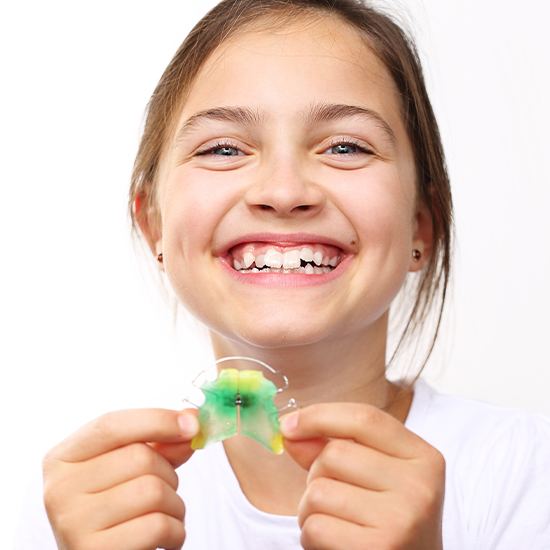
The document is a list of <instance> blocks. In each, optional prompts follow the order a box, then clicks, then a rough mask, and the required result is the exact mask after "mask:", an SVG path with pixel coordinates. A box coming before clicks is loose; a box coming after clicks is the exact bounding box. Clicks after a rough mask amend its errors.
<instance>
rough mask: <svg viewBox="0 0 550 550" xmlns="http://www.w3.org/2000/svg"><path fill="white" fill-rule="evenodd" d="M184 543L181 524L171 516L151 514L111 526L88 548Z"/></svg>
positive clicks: (136, 549)
mask: <svg viewBox="0 0 550 550" xmlns="http://www.w3.org/2000/svg"><path fill="white" fill-rule="evenodd" d="M184 540H185V529H184V525H183V522H182V521H181V520H179V519H176V518H174V517H172V516H169V515H166V514H161V513H158V512H154V513H152V514H147V515H146V516H141V517H138V518H134V519H131V520H129V521H126V522H124V523H121V524H119V525H116V526H115V527H111V528H109V529H105V530H102V531H98V532H97V533H95V534H94V536H93V541H94V544H92V545H91V546H89V547H90V548H127V549H128V550H151V549H152V548H169V549H176V548H181V546H182V545H183V542H184Z"/></svg>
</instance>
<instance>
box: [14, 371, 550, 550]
mask: <svg viewBox="0 0 550 550" xmlns="http://www.w3.org/2000/svg"><path fill="white" fill-rule="evenodd" d="M405 426H406V427H407V428H408V429H409V430H411V431H413V432H415V433H416V434H417V435H419V436H420V437H422V438H423V439H424V440H425V441H427V442H428V443H430V445H432V446H433V447H436V448H437V449H438V450H439V451H440V452H441V453H442V454H443V456H444V457H445V461H446V486H445V500H444V508H443V547H444V550H520V549H521V550H523V549H529V550H550V417H547V416H544V415H542V414H534V413H530V412H527V411H523V410H521V409H517V408H511V407H501V406H497V405H491V404H489V403H485V402H483V401H478V400H474V399H470V398H466V397H461V396H455V395H449V394H444V393H440V392H438V391H436V390H435V389H434V388H433V387H432V386H430V385H429V384H428V383H427V382H426V381H424V380H423V379H422V378H420V379H419V380H418V381H417V382H416V385H415V393H414V398H413V401H412V405H411V409H410V411H409V415H408V417H407V420H406V422H405ZM177 471H178V475H179V478H180V485H179V488H178V492H179V494H180V495H181V497H182V498H183V500H184V502H185V505H186V518H185V523H186V532H187V539H186V541H185V544H184V549H185V550H206V549H208V550H210V549H212V550H218V549H219V550H224V549H228V550H234V549H235V548H239V550H257V549H258V548H262V549H263V550H271V549H272V550H293V549H300V548H301V546H300V529H299V526H298V523H297V520H296V517H295V516H280V515H274V514H268V513H266V512H262V511H260V510H258V509H257V508H255V507H254V506H253V505H252V504H251V503H250V502H249V501H248V500H247V498H246V497H245V496H244V494H243V492H242V491H241V488H240V486H239V483H238V480H237V478H236V477H235V475H234V473H233V470H232V469H231V466H230V464H229V462H228V460H227V457H226V454H225V451H224V448H223V445H222V444H221V443H214V444H211V445H209V446H208V447H206V448H205V449H203V450H201V451H198V452H196V453H194V454H193V456H192V457H191V458H190V459H189V461H188V462H186V463H185V464H183V465H182V466H181V467H180V468H178V470H177ZM41 490H42V486H41V482H40V481H39V480H38V479H37V483H36V491H35V493H34V495H33V493H31V494H30V495H29V497H28V499H27V501H26V504H25V506H24V509H23V511H22V515H21V526H20V528H19V533H18V535H17V538H16V544H15V549H16V550H55V549H56V545H55V539H54V538H53V534H52V532H51V529H50V527H49V524H48V521H47V517H46V513H45V511H44V508H43V504H42V495H41Z"/></svg>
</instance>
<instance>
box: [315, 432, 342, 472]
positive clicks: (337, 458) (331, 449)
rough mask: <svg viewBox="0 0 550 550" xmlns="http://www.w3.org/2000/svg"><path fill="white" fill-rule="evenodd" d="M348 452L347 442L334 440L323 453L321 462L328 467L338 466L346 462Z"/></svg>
mask: <svg viewBox="0 0 550 550" xmlns="http://www.w3.org/2000/svg"><path fill="white" fill-rule="evenodd" d="M348 452H349V445H348V443H347V441H344V440H342V439H332V440H331V441H329V442H328V443H327V444H326V445H325V447H324V449H323V450H322V451H321V455H320V457H319V459H320V462H321V463H322V464H323V465H325V466H327V467H331V466H336V465H339V464H341V463H342V461H343V460H345V457H346V455H347V453H348Z"/></svg>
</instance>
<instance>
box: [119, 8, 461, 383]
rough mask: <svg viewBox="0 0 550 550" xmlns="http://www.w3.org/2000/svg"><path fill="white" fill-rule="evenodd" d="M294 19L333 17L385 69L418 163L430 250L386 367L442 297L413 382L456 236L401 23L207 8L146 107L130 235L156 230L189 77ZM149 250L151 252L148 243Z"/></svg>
mask: <svg viewBox="0 0 550 550" xmlns="http://www.w3.org/2000/svg"><path fill="white" fill-rule="evenodd" d="M299 15H300V16H305V17H306V18H312V19H315V18H316V17H323V16H338V17H340V19H341V20H343V21H344V22H346V23H348V24H349V25H350V26H351V27H352V28H354V29H355V30H357V31H359V32H360V35H361V36H363V37H364V40H365V43H366V45H367V46H368V47H369V48H370V49H371V50H372V52H373V53H374V54H375V55H376V56H377V57H378V58H379V59H380V60H381V61H382V62H383V63H384V65H385V66H386V68H387V70H388V71H389V73H390V74H391V76H392V78H393V80H394V82H395V85H396V87H397V90H398V93H399V96H400V100H401V105H400V107H401V114H402V118H403V121H404V123H405V128H406V131H407V135H408V137H409V139H410V142H411V145H412V148H413V152H414V157H415V161H416V181H417V183H416V185H417V197H418V199H419V200H420V201H423V202H424V204H425V205H426V206H427V208H428V210H429V212H430V214H431V216H432V220H433V248H432V253H431V255H430V258H429V261H428V263H427V264H426V266H425V267H424V268H423V269H422V270H421V271H419V272H416V273H410V274H409V278H408V280H407V281H406V282H407V283H408V282H409V281H410V280H411V277H412V278H414V280H415V282H416V288H415V289H414V291H412V292H410V291H408V290H407V292H406V293H405V295H406V296H408V297H410V296H411V295H412V296H414V303H413V306H412V311H411V313H410V315H409V318H408V320H407V323H406V326H405V328H404V330H403V333H402V334H401V337H400V339H399V342H398V344H397V346H396V348H395V351H394V353H393V355H392V358H391V360H390V363H389V364H391V363H392V362H393V360H394V358H395V357H396V354H397V352H398V350H399V349H400V348H401V346H402V343H403V341H404V340H405V337H406V336H407V334H412V333H414V332H415V331H416V329H417V327H418V326H421V325H422V324H423V322H424V321H426V319H427V317H428V314H429V312H430V309H431V308H433V304H434V301H436V300H437V298H438V296H439V299H440V305H439V309H438V315H437V323H436V327H435V331H434V334H433V339H432V341H431V345H430V347H429V350H428V352H427V354H426V356H425V358H424V361H423V363H422V366H421V367H420V370H419V371H418V372H417V375H416V377H415V378H414V380H416V378H418V376H420V373H421V372H422V370H423V368H424V366H425V365H426V362H427V361H428V359H429V357H430V355H431V353H432V350H433V348H434V345H435V342H436V339H437V336H438V333H439V328H440V324H441V319H442V316H443V310H444V305H445V296H446V294H447V288H448V284H449V279H450V274H451V239H452V237H454V234H453V220H452V197H451V190H450V183H449V177H448V174H447V168H446V163H445V156H444V152H443V147H442V143H441V138H440V134H439V129H438V125H437V121H436V119H435V116H434V112H433V110H432V106H431V104H430V100H429V98H428V94H427V91H426V86H425V83H424V77H423V73H422V67H421V63H420V60H419V56H418V53H417V50H416V46H415V44H414V41H413V39H412V38H411V37H409V36H408V35H407V33H406V32H405V31H404V30H403V29H402V28H401V27H400V26H399V24H397V23H396V22H395V21H394V20H393V19H392V17H391V16H390V15H388V14H385V13H383V12H382V11H381V10H379V9H374V8H373V7H372V6H369V5H368V4H366V3H365V2H363V1H361V0H261V1H260V0H223V1H222V2H220V3H219V4H217V5H216V6H215V7H214V8H212V9H211V10H210V11H209V12H208V13H207V14H206V15H205V16H204V17H203V18H202V19H201V20H200V21H199V22H198V23H197V24H196V25H195V27H193V29H192V30H191V32H190V33H189V34H188V36H187V37H186V38H185V40H184V41H183V43H182V44H181V46H180V47H179V49H178V51H177V52H176V54H175V55H174V57H173V58H172V60H171V61H170V64H169V65H168V67H167V68H166V70H165V71H164V73H163V75H162V77H161V79H160V81H159V83H158V84H157V86H156V88H155V90H154V92H153V95H152V97H151V99H150V101H149V103H148V105H147V111H146V113H147V115H146V119H145V126H144V131H143V135H142V139H141V143H140V145H139V150H138V153H137V156H136V160H135V163H134V167H133V173H132V179H131V186H130V193H129V201H128V210H129V214H130V217H131V222H132V233H133V234H134V235H135V233H136V230H137V224H136V221H137V220H138V218H141V217H142V216H145V218H142V219H146V220H149V225H150V226H151V227H160V212H158V209H157V207H156V194H157V189H158V174H159V166H160V160H161V158H162V155H163V148H164V147H165V146H166V144H167V143H168V142H169V140H170V136H171V135H172V132H173V131H174V126H175V124H176V123H177V120H178V114H179V113H180V111H181V108H182V106H183V105H184V103H185V101H186V99H187V96H188V93H189V90H190V88H191V85H192V82H193V79H194V78H195V76H196V75H197V73H198V71H199V70H200V68H201V67H202V65H203V64H204V63H205V61H206V60H207V58H208V57H209V56H210V54H211V53H212V52H213V51H214V50H215V49H216V48H217V47H218V46H219V45H220V44H221V43H222V42H224V40H226V39H228V38H230V37H233V36H234V35H237V34H238V33H239V32H243V31H244V30H246V29H250V28H252V27H257V28H262V29H265V30H267V29H269V28H278V27H281V26H283V25H285V24H287V23H288V22H289V21H295V20H296V18H297V16H299ZM138 196H139V197H140V200H141V205H142V206H140V210H139V212H138V213H136V212H135V211H134V202H135V199H136V197H138ZM149 246H150V247H151V248H152V243H151V242H150V241H149ZM153 252H154V251H153ZM413 276H414V277H413ZM406 286H407V285H406V284H405V285H404V286H403V289H405V287H406Z"/></svg>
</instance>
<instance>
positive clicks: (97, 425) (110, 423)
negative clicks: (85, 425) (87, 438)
mask: <svg viewBox="0 0 550 550" xmlns="http://www.w3.org/2000/svg"><path fill="white" fill-rule="evenodd" d="M92 427H93V429H94V431H95V432H97V434H98V437H100V438H102V439H110V438H111V437H112V435H113V432H114V418H113V413H112V412H107V413H104V414H102V415H101V416H98V417H97V418H96V419H95V420H92Z"/></svg>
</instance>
